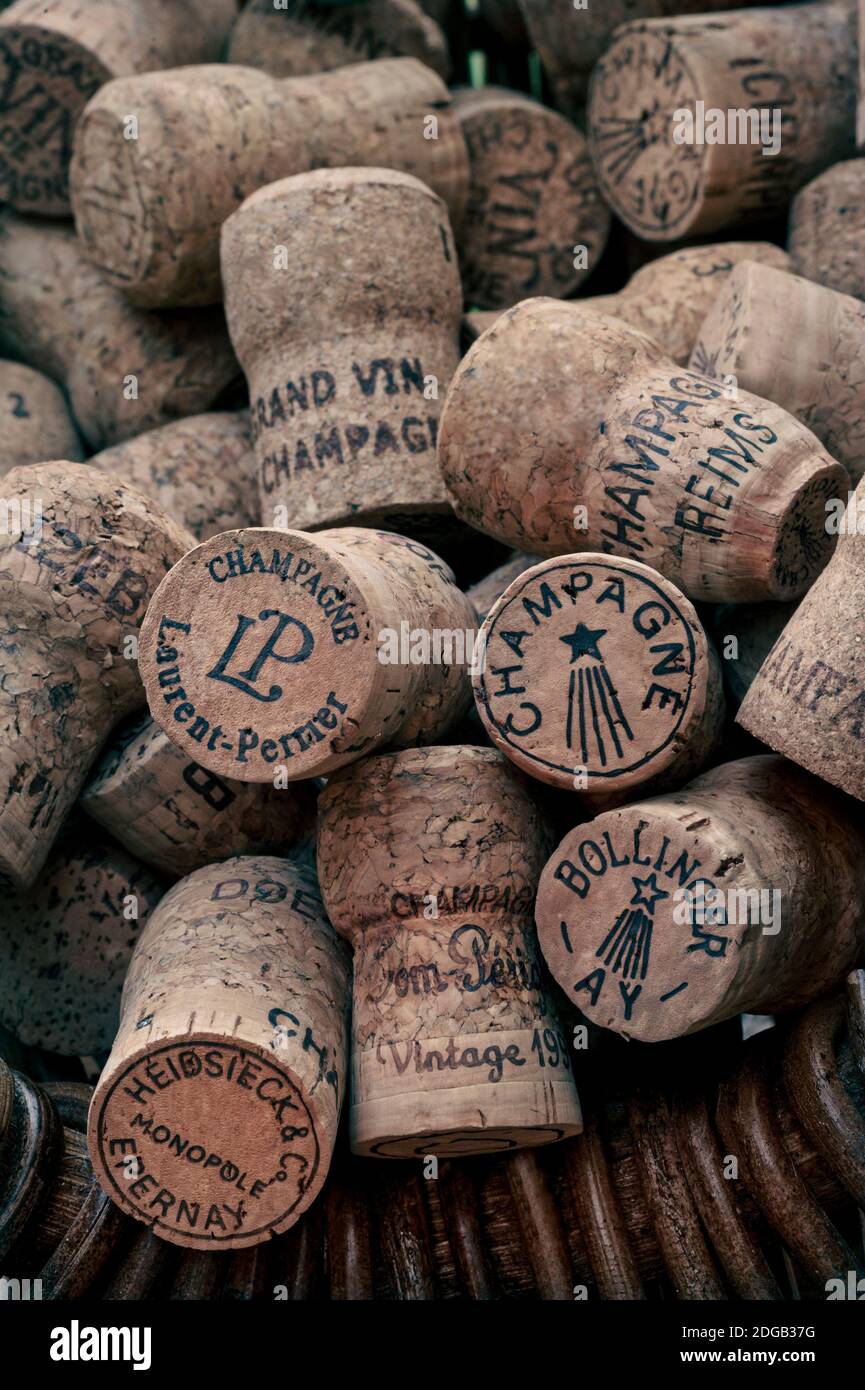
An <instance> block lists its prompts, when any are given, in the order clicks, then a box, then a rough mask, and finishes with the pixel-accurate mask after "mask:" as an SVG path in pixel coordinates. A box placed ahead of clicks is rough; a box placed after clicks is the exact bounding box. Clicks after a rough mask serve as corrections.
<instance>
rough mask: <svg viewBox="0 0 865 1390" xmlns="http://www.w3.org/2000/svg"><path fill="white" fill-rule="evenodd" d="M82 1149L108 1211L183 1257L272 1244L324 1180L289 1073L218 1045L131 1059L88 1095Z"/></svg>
mask: <svg viewBox="0 0 865 1390" xmlns="http://www.w3.org/2000/svg"><path fill="white" fill-rule="evenodd" d="M89 1144H90V1152H91V1155H92V1157H93V1160H94V1167H95V1168H96V1171H97V1176H98V1178H99V1181H100V1182H101V1184H102V1186H103V1187H104V1188H105V1189H106V1191H107V1192H108V1193H109V1195H110V1196H111V1197H112V1198H113V1199H114V1201H115V1202H117V1203H118V1205H119V1206H121V1207H123V1208H124V1209H125V1210H126V1211H128V1212H130V1213H131V1214H132V1215H133V1216H134V1217H136V1218H137V1220H139V1221H143V1222H145V1223H146V1224H147V1225H148V1226H151V1227H152V1228H153V1230H154V1231H155V1232H156V1234H157V1235H160V1236H162V1237H163V1239H165V1240H170V1241H173V1242H174V1243H175V1244H180V1245H184V1246H198V1245H200V1246H202V1247H204V1248H215V1247H222V1248H240V1247H243V1246H246V1245H253V1244H256V1243H257V1242H258V1241H260V1240H262V1239H263V1238H265V1237H266V1236H267V1234H271V1235H279V1234H280V1233H281V1232H282V1231H283V1230H285V1229H286V1228H287V1227H288V1226H290V1225H292V1224H293V1222H292V1216H293V1213H294V1212H295V1210H296V1208H297V1207H298V1205H299V1204H300V1203H303V1205H304V1207H306V1206H308V1205H309V1203H310V1202H311V1201H312V1199H313V1197H314V1196H315V1194H316V1192H317V1191H318V1188H319V1187H320V1186H321V1185H322V1183H323V1182H324V1178H325V1175H326V1167H325V1166H322V1164H321V1161H320V1152H319V1142H318V1136H317V1133H316V1119H315V1115H314V1113H313V1112H312V1110H311V1108H310V1105H309V1104H308V1102H307V1101H306V1099H305V1097H304V1095H303V1092H302V1090H301V1089H300V1088H299V1087H298V1085H297V1084H296V1082H295V1081H294V1080H293V1078H292V1076H291V1074H290V1072H288V1071H286V1070H285V1069H284V1068H283V1067H281V1066H280V1065H279V1063H278V1062H277V1061H276V1060H275V1059H274V1058H272V1057H268V1056H267V1054H266V1053H265V1052H264V1051H262V1050H261V1049H258V1048H255V1047H250V1046H248V1045H240V1044H238V1043H234V1042H230V1041H228V1040H227V1039H226V1038H225V1037H224V1036H220V1035H218V1034H207V1033H197V1032H196V1034H195V1035H194V1036H193V1037H192V1038H187V1039H184V1040H183V1041H182V1042H168V1043H165V1044H164V1045H163V1046H153V1047H148V1048H147V1049H146V1050H145V1051H144V1052H143V1053H141V1052H139V1054H138V1055H137V1056H136V1057H134V1058H133V1059H132V1060H131V1061H130V1062H129V1063H128V1064H127V1065H126V1066H125V1067H124V1068H123V1069H122V1070H121V1071H119V1072H118V1073H117V1075H116V1076H114V1077H112V1079H111V1082H110V1085H108V1086H107V1087H106V1089H105V1090H104V1091H103V1090H101V1088H100V1090H99V1091H98V1092H97V1098H96V1104H95V1105H94V1106H93V1107H92V1108H91V1112H90V1120H89Z"/></svg>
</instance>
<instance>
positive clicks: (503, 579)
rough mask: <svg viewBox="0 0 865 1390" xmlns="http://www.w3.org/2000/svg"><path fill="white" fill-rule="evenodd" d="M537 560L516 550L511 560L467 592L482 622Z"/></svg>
mask: <svg viewBox="0 0 865 1390" xmlns="http://www.w3.org/2000/svg"><path fill="white" fill-rule="evenodd" d="M537 559H538V557H537V556H536V555H524V554H523V553H522V552H521V551H519V550H515V551H514V553H513V555H512V557H511V559H510V560H506V561H505V563H504V564H503V565H498V566H497V567H496V569H494V570H491V571H490V573H489V574H487V575H484V577H483V579H480V580H478V582H477V584H473V585H472V586H471V588H470V589H468V590H467V591H466V592H467V595H468V598H469V600H470V601H471V604H472V607H473V608H474V610H475V612H476V613H477V615H478V620H479V621H480V622H483V620H484V618H485V617H486V616H487V614H488V613H489V611H490V609H491V608H492V606H493V604H494V603H495V601H496V599H498V598H501V596H502V594H503V593H504V591H505V589H507V587H508V585H510V584H512V583H513V581H514V580H515V579H516V578H518V576H519V575H521V574H522V573H523V572H524V571H525V570H527V569H531V567H532V565H536V564H537Z"/></svg>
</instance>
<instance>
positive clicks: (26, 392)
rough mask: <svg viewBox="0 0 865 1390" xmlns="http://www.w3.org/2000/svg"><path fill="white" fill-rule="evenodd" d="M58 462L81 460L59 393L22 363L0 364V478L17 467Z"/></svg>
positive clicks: (54, 386) (82, 455) (79, 449)
mask: <svg viewBox="0 0 865 1390" xmlns="http://www.w3.org/2000/svg"><path fill="white" fill-rule="evenodd" d="M59 458H64V459H71V460H72V461H73V462H80V461H81V460H82V459H83V458H84V450H83V448H82V446H81V440H80V438H79V435H78V431H77V429H76V428H75V422H74V421H73V419H72V416H71V415H70V414H69V407H68V406H67V404H66V398H65V396H64V395H63V392H62V391H61V390H60V388H59V387H58V386H56V385H55V383H54V382H53V381H50V380H49V379H48V377H47V376H43V375H42V373H41V372H37V371H35V370H34V369H33V368H32V367H25V366H24V364H23V363H22V362H2V361H0V477H2V476H3V474H4V473H8V472H9V469H10V468H16V467H17V466H18V464H21V463H42V462H43V460H44V459H59Z"/></svg>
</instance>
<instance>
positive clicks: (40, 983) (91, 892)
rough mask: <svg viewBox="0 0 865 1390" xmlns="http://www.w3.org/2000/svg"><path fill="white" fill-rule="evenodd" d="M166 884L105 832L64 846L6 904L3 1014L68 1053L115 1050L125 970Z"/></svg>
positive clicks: (29, 1039) (37, 1041)
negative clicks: (30, 885) (26, 887)
mask: <svg viewBox="0 0 865 1390" xmlns="http://www.w3.org/2000/svg"><path fill="white" fill-rule="evenodd" d="M163 892H164V888H163V886H162V884H161V883H160V882H159V881H158V879H156V878H154V876H153V874H152V873H151V872H150V870H149V869H146V868H144V867H143V865H141V864H139V863H137V861H136V860H134V859H133V858H132V857H131V856H130V855H128V854H127V853H126V851H125V850H122V849H119V848H118V847H117V845H115V844H112V842H111V841H110V840H109V839H108V837H107V836H104V835H102V836H97V837H94V835H93V833H92V831H91V832H90V833H89V834H87V835H86V836H85V834H84V833H83V832H79V833H78V834H76V835H73V836H72V837H71V839H70V842H68V843H67V842H66V840H64V842H63V843H62V844H61V845H59V846H57V847H56V848H55V850H54V853H53V854H52V855H51V857H50V859H49V860H48V862H47V864H46V865H45V868H44V870H43V872H42V873H41V874H40V876H39V881H38V883H36V884H35V885H34V887H33V888H31V889H29V891H27V892H24V893H7V894H5V895H4V897H3V900H2V906H0V1022H2V1023H3V1024H5V1026H6V1027H7V1028H10V1029H11V1030H12V1032H13V1033H14V1034H15V1035H16V1037H18V1038H20V1039H21V1041H22V1042H23V1043H26V1044H28V1046H32V1047H41V1048H44V1049H46V1050H47V1051H49V1052H57V1053H60V1054H62V1055H63V1056H66V1057H75V1056H78V1055H82V1054H83V1055H87V1054H88V1053H94V1052H100V1051H102V1050H103V1049H106V1048H109V1047H110V1046H111V1043H112V1041H113V1039H114V1034H115V1032H116V1031H117V1019H118V1009H119V1005H120V991H121V989H122V987H123V978H124V976H125V974H126V968H127V966H128V965H129V960H130V957H131V955H132V948H133V947H134V945H135V942H136V940H137V939H138V935H139V933H140V931H141V928H142V927H143V926H144V923H145V922H146V921H147V918H148V914H149V913H150V912H151V911H152V910H153V908H154V907H155V906H156V904H157V903H158V902H159V899H160V898H161V897H162V895H163Z"/></svg>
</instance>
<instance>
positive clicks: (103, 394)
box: [0, 212, 239, 457]
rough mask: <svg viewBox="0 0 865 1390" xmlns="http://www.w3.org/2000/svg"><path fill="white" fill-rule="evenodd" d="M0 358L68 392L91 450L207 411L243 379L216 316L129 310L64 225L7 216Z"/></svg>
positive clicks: (0, 232) (0, 233)
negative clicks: (32, 369)
mask: <svg viewBox="0 0 865 1390" xmlns="http://www.w3.org/2000/svg"><path fill="white" fill-rule="evenodd" d="M0 352H2V353H3V355H4V356H6V357H15V358H20V359H21V361H23V362H27V363H28V364H29V365H30V366H31V367H36V368H38V370H39V371H41V372H45V373H46V374H47V375H48V376H50V377H53V378H54V380H55V381H58V382H60V383H61V385H63V386H65V388H66V392H67V394H68V396H69V401H70V404H71V406H72V411H73V414H74V416H75V419H76V421H77V423H78V425H79V426H80V428H81V432H82V434H83V435H84V437H85V439H86V440H87V442H88V444H89V445H90V447H91V449H94V450H96V449H104V448H105V447H106V446H107V445H110V444H116V443H118V442H119V441H120V440H122V439H128V438H129V437H130V436H131V435H136V434H141V433H143V432H144V431H145V430H149V429H155V428H156V427H157V426H159V425H163V424H165V423H166V422H167V421H169V420H174V419H177V418H178V417H181V416H186V415H196V414H198V413H199V412H201V411H204V410H207V408H208V407H209V406H210V405H211V404H212V403H213V401H214V400H215V399H216V398H217V396H219V395H220V393H221V392H222V391H224V390H225V388H226V387H227V386H229V385H230V383H231V382H232V381H233V380H234V379H235V378H236V377H237V376H238V375H239V368H238V365H237V362H236V360H235V357H234V354H233V352H232V351H231V344H230V343H229V341H228V334H227V332H226V329H225V319H224V317H223V315H222V312H221V311H220V310H218V309H208V310H205V311H200V312H199V313H197V314H188V313H165V314H149V313H144V312H142V310H140V309H135V308H133V306H132V305H131V304H129V303H128V301H127V300H126V298H125V296H124V295H122V294H121V293H120V292H119V291H118V290H117V289H115V288H114V287H113V286H112V285H109V284H108V282H107V280H106V279H105V277H104V276H103V275H101V274H100V272H99V271H98V270H97V269H96V268H95V267H94V266H92V265H91V264H90V262H89V261H88V260H86V258H85V257H84V255H83V254H82V248H81V243H80V242H79V241H78V239H77V237H76V236H75V235H74V234H73V233H72V232H71V231H70V230H69V228H68V227H67V226H66V225H65V224H60V225H55V224H54V223H51V222H48V221H46V220H44V219H40V220H36V219H29V218H26V217H18V216H17V215H16V214H15V213H11V212H6V213H3V214H2V216H0ZM55 457H56V455H55Z"/></svg>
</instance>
